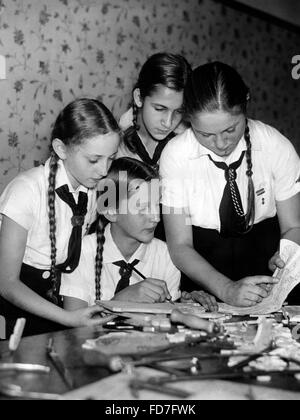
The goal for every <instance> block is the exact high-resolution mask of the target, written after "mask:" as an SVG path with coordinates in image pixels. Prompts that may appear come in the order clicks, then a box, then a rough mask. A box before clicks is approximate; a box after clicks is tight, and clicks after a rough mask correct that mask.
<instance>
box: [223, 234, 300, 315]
mask: <svg viewBox="0 0 300 420" xmlns="http://www.w3.org/2000/svg"><path fill="white" fill-rule="evenodd" d="M280 257H281V258H282V260H283V261H284V262H285V267H284V268H283V269H277V270H276V271H275V273H274V275H273V277H276V278H278V279H279V280H280V281H279V283H278V284H276V285H275V286H274V287H273V289H272V292H271V293H270V295H269V296H268V297H267V298H265V299H264V300H263V301H262V302H261V303H258V304H257V305H255V306H251V307H247V308H241V307H236V306H230V305H227V304H225V303H220V304H219V311H220V312H222V313H230V314H233V315H265V314H270V313H272V312H276V311H279V310H280V309H281V307H282V305H283V303H284V302H285V300H286V298H287V297H288V295H289V293H290V292H291V291H292V290H293V289H294V287H295V286H297V284H298V283H299V282H300V246H299V245H297V244H296V243H295V242H292V241H289V240H287V239H281V241H280Z"/></svg>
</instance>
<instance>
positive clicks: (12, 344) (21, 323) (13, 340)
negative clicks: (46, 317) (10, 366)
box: [8, 318, 26, 352]
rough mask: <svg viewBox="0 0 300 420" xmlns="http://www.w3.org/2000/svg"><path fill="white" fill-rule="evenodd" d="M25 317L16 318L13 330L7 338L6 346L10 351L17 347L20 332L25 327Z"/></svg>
mask: <svg viewBox="0 0 300 420" xmlns="http://www.w3.org/2000/svg"><path fill="white" fill-rule="evenodd" d="M25 324H26V319H25V318H19V319H17V322H16V324H15V327H14V331H13V333H12V335H11V336H10V338H9V343H8V348H9V350H10V351H11V352H14V351H16V350H17V348H18V347H19V344H20V341H21V338H22V334H23V331H24V328H25Z"/></svg>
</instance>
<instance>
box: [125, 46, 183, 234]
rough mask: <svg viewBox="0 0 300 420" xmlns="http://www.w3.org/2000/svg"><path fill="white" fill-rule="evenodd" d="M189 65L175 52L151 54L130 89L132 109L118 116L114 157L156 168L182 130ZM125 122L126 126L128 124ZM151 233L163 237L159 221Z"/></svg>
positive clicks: (162, 227)
mask: <svg viewBox="0 0 300 420" xmlns="http://www.w3.org/2000/svg"><path fill="white" fill-rule="evenodd" d="M190 72H191V67H190V65H189V64H188V62H187V61H186V59H185V58H184V57H182V56H181V55H177V54H168V53H158V54H154V55H152V56H151V57H150V58H149V59H148V60H147V61H146V62H145V63H144V65H143V66H142V69H141V71H140V74H139V77H138V81H137V84H136V86H135V88H134V90H133V94H132V96H133V100H132V109H131V110H130V111H129V124H128V113H126V114H125V116H123V117H121V120H120V126H121V128H123V129H125V128H127V129H126V130H125V132H124V136H123V141H122V142H121V144H120V148H119V152H118V157H121V156H129V157H133V158H135V159H138V160H141V161H142V162H145V163H147V164H149V165H151V166H153V167H155V168H158V165H159V159H160V156H161V153H162V151H163V149H164V147H165V146H166V144H167V143H168V142H169V141H170V140H171V139H172V138H173V137H174V136H175V135H176V134H177V132H179V131H180V130H181V131H182V130H183V124H181V123H182V116H183V92H184V88H185V86H186V83H187V79H188V75H189V74H190ZM128 125H129V127H128ZM155 236H156V237H157V238H159V239H162V240H165V232H164V226H163V223H162V221H161V222H160V223H159V224H158V226H157V229H156V231H155Z"/></svg>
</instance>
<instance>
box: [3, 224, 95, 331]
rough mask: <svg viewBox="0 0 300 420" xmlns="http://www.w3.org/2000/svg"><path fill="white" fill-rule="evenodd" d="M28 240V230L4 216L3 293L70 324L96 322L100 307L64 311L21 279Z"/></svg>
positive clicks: (16, 302) (32, 310) (18, 303)
mask: <svg viewBox="0 0 300 420" xmlns="http://www.w3.org/2000/svg"><path fill="white" fill-rule="evenodd" d="M26 241H27V230H26V229H24V228H23V227H21V226H20V225H19V224H18V223H16V222H14V221H13V220H12V219H10V218H8V217H6V216H3V218H2V226H1V232H0V267H1V272H0V294H1V295H2V296H3V297H4V298H5V299H6V300H8V301H9V302H11V303H12V304H14V305H15V306H18V307H19V308H21V309H23V310H25V311H28V312H30V313H32V314H34V315H37V316H40V317H42V318H46V319H49V320H51V321H54V322H57V323H60V324H62V325H65V326H68V327H75V326H84V325H94V324H95V320H92V319H91V318H92V317H93V315H94V314H95V313H98V312H99V310H97V308H96V309H95V308H94V309H93V310H91V308H89V309H90V310H89V311H88V310H84V311H76V312H74V313H71V312H68V311H65V310H63V309H61V308H59V307H58V306H55V305H54V304H52V303H50V302H48V301H47V300H45V299H43V298H42V297H40V296H39V295H38V294H36V293H35V292H34V291H32V290H31V289H30V288H28V287H27V286H25V284H24V283H22V282H21V281H20V271H21V266H22V262H23V257H24V253H25V247H26Z"/></svg>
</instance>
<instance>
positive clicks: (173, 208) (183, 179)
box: [160, 62, 300, 307]
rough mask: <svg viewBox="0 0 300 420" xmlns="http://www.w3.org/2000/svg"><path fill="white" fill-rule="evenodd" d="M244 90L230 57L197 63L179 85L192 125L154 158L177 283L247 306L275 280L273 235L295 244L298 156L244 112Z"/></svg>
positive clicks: (299, 234) (299, 211)
mask: <svg viewBox="0 0 300 420" xmlns="http://www.w3.org/2000/svg"><path fill="white" fill-rule="evenodd" d="M249 100H250V92H249V89H248V87H247V86H246V84H245V82H244V81H243V79H242V77H241V76H240V75H239V73H238V72H237V71H236V70H235V69H234V68H233V67H231V66H229V65H226V64H224V63H220V62H213V63H208V64H205V65H203V66H200V67H198V68H196V69H194V70H193V72H192V74H191V77H190V78H189V81H188V83H187V87H186V90H185V109H186V121H187V122H188V123H189V124H190V128H189V129H187V130H186V131H185V133H183V134H182V135H180V136H178V137H177V138H175V139H174V140H172V141H171V142H170V143H169V144H168V145H167V146H166V148H165V149H164V151H163V154H162V156H161V163H160V170H161V176H162V178H163V198H162V203H163V217H164V224H165V229H166V236H167V242H168V246H169V249H170V253H171V256H172V259H173V262H174V263H175V265H176V266H177V267H178V268H179V269H180V270H181V271H182V272H183V273H184V274H185V277H184V279H183V287H184V288H185V289H187V290H188V289H189V288H195V284H196V285H197V286H198V287H201V288H205V289H206V290H207V291H209V292H210V293H212V294H213V295H215V296H216V297H217V298H218V299H219V300H221V301H224V302H226V303H228V304H231V305H234V306H244V307H247V306H253V305H255V304H257V303H259V302H261V301H262V300H263V299H264V298H266V297H267V296H268V295H269V293H270V291H271V289H272V285H273V284H274V283H276V282H277V280H276V279H273V278H272V277H270V276H271V275H272V270H271V268H272V269H274V267H275V266H279V267H282V265H283V261H281V259H280V257H279V256H278V254H277V249H278V246H279V241H280V238H286V239H290V240H292V241H294V242H296V243H298V244H300V201H299V200H300V199H299V191H300V183H299V175H300V159H299V156H298V155H297V153H296V151H295V149H294V147H293V145H292V144H291V143H290V141H289V140H288V139H286V138H285V137H284V136H283V135H282V134H280V133H279V132H278V131H277V130H276V129H275V128H273V127H271V126H269V125H267V124H264V123H262V122H261V121H256V120H253V119H250V118H249V117H248V115H247V114H248V111H247V108H248V103H249ZM299 301H300V295H299V294H298V302H299Z"/></svg>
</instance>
